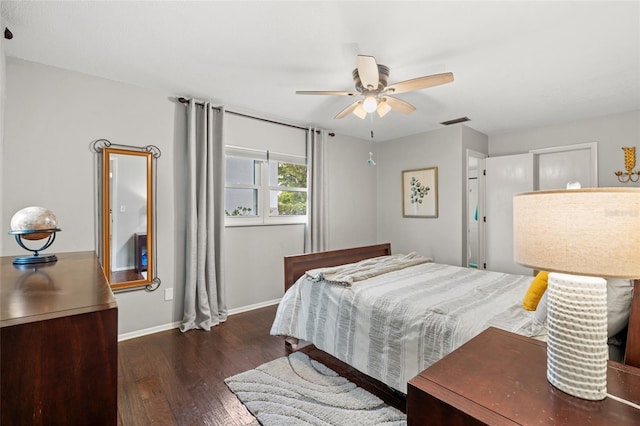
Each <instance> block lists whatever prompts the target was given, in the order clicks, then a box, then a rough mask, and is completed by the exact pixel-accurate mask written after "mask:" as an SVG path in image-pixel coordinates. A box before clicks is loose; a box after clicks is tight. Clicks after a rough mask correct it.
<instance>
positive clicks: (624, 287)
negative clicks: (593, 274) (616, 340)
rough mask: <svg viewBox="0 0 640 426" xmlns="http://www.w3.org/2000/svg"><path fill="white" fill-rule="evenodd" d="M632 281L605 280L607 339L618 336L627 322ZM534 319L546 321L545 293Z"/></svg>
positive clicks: (631, 295)
mask: <svg viewBox="0 0 640 426" xmlns="http://www.w3.org/2000/svg"><path fill="white" fill-rule="evenodd" d="M632 298H633V281H630V280H621V279H613V278H612V279H608V280H607V337H612V336H615V335H616V334H618V333H619V332H620V331H622V329H623V328H624V327H625V326H626V325H627V323H628V322H629V314H630V313H631V299H632ZM535 319H536V321H537V322H539V323H540V324H544V322H545V321H546V319H547V292H546V291H545V292H544V295H543V296H542V298H541V299H540V302H539V303H538V306H537V308H536V312H535Z"/></svg>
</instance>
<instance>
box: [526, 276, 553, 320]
mask: <svg viewBox="0 0 640 426" xmlns="http://www.w3.org/2000/svg"><path fill="white" fill-rule="evenodd" d="M548 279H549V272H547V271H540V272H538V275H536V277H535V278H534V279H533V281H531V284H530V285H529V289H528V290H527V293H526V294H525V295H524V300H523V301H522V307H523V308H525V309H526V310H527V311H535V310H536V308H537V307H538V303H539V302H540V299H542V295H543V294H544V292H545V291H546V290H547V280H548Z"/></svg>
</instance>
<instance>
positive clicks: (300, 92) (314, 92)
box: [296, 90, 360, 96]
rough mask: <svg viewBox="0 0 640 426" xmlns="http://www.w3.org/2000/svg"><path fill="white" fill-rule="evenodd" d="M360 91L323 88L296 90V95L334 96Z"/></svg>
mask: <svg viewBox="0 0 640 426" xmlns="http://www.w3.org/2000/svg"><path fill="white" fill-rule="evenodd" d="M359 94H360V93H358V92H340V91H330V90H326V91H322V90H296V95H334V96H356V95H359Z"/></svg>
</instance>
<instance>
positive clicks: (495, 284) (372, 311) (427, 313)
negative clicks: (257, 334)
mask: <svg viewBox="0 0 640 426" xmlns="http://www.w3.org/2000/svg"><path fill="white" fill-rule="evenodd" d="M390 255H391V246H390V244H380V245H373V246H367V247H358V248H355V249H345V250H332V251H328V252H323V253H311V254H305V255H298V256H288V257H286V258H285V291H286V293H285V296H284V297H283V299H282V301H281V302H280V305H279V306H278V312H277V314H276V318H275V320H274V323H273V326H272V329H271V334H273V335H281V336H285V337H287V338H288V339H291V338H293V339H295V340H297V339H300V340H304V341H308V342H310V343H312V344H314V345H315V346H316V347H317V348H318V349H321V350H323V351H325V352H327V353H329V354H330V355H332V356H334V357H336V358H338V359H340V360H341V361H343V362H346V363H347V364H349V365H351V366H352V367H354V368H356V369H358V370H359V371H361V372H363V373H365V374H367V375H369V376H371V377H373V378H375V379H377V380H380V381H381V382H383V383H385V384H386V385H388V386H390V387H391V388H394V389H396V390H398V391H400V392H402V393H406V390H407V382H408V380H409V379H411V378H412V377H414V376H415V375H417V374H418V373H419V372H420V371H422V370H424V369H425V368H427V367H428V366H429V365H431V364H433V363H434V362H436V361H437V360H439V359H440V358H442V357H443V356H445V355H446V354H448V353H449V352H451V351H453V350H455V349H456V348H458V347H459V346H461V345H462V344H463V343H465V342H466V341H468V340H469V339H471V338H472V337H474V336H475V335H477V334H479V333H480V332H481V331H483V330H484V329H486V328H488V327H490V326H494V327H498V328H501V329H505V330H508V331H512V332H515V333H518V334H522V335H526V336H532V337H537V336H541V335H542V336H543V335H544V331H545V329H544V325H543V323H541V322H540V321H539V320H538V319H536V312H535V311H525V310H523V309H522V298H523V296H524V294H525V292H526V291H527V288H528V286H529V284H530V282H531V280H532V277H530V276H522V275H512V274H504V273H498V272H490V271H481V270H476V269H472V268H462V267H457V266H451V265H443V264H438V263H436V262H433V261H430V260H427V261H424V262H420V263H419V264H416V265H413V266H409V267H407V268H404V269H399V270H397V271H392V272H388V273H384V274H381V275H377V276H373V277H371V278H367V279H363V280H362V281H358V282H356V283H353V285H337V284H335V283H326V282H323V280H321V279H320V280H316V281H318V282H316V281H314V280H313V279H312V278H311V277H310V276H308V275H307V274H306V273H307V271H310V270H317V269H318V268H326V267H332V266H336V265H350V264H352V263H356V262H362V261H365V262H366V259H371V258H379V257H381V256H390ZM338 284H340V283H338ZM636 293H637V292H636ZM637 303H638V301H635V300H634V304H637ZM635 311H636V312H635V313H637V311H638V309H637V308H636V309H635ZM633 315H634V312H632V317H633ZM632 321H633V318H632ZM632 332H635V331H634V330H630V332H629V336H631V335H632ZM636 346H637V345H636ZM627 348H628V350H627V359H630V357H631V358H633V357H636V358H638V357H640V354H638V353H635V354H633V353H631V354H630V353H629V345H628V346H627ZM639 350H640V349H636V352H638V351H639ZM631 352H633V350H632V351H631ZM500 355H501V354H496V356H500Z"/></svg>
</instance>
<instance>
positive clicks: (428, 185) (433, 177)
mask: <svg viewBox="0 0 640 426" xmlns="http://www.w3.org/2000/svg"><path fill="white" fill-rule="evenodd" d="M402 216H403V217H438V168H437V167H429V168H427V169H416V170H404V171H403V172H402Z"/></svg>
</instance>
